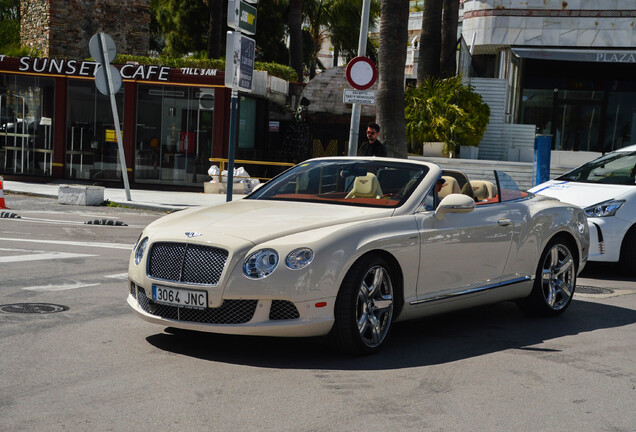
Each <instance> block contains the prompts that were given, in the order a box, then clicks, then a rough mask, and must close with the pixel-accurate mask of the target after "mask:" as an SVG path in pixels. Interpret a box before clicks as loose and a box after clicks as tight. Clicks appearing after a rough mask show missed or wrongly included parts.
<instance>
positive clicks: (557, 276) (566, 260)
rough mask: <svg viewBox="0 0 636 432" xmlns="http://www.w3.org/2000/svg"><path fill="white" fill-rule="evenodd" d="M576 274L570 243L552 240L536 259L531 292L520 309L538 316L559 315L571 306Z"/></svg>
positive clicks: (560, 239) (522, 302)
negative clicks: (536, 264) (537, 261)
mask: <svg viewBox="0 0 636 432" xmlns="http://www.w3.org/2000/svg"><path fill="white" fill-rule="evenodd" d="M576 274H577V267H576V262H575V260H574V254H573V253H572V246H571V245H570V242H568V241H566V240H564V239H562V238H556V239H553V240H552V241H550V243H548V245H547V246H546V248H545V250H544V251H543V253H542V254H541V258H540V259H539V264H538V266H537V273H536V276H535V280H534V286H533V288H532V292H531V293H530V295H529V296H528V297H527V298H525V299H523V300H522V301H521V302H520V303H519V305H520V306H521V308H522V309H523V310H525V311H528V312H531V313H534V314H537V315H543V316H556V315H560V314H562V313H563V312H565V310H566V309H567V308H568V306H570V303H571V302H572V297H573V296H574V289H575V286H576Z"/></svg>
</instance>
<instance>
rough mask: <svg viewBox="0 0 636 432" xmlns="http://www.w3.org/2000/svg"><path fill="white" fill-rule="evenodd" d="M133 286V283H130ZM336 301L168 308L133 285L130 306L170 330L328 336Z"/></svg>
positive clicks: (228, 302) (230, 302)
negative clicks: (201, 308) (198, 308)
mask: <svg viewBox="0 0 636 432" xmlns="http://www.w3.org/2000/svg"><path fill="white" fill-rule="evenodd" d="M129 283H130V282H129ZM335 300H336V299H335V298H327V299H320V300H318V301H316V300H313V301H306V302H298V303H291V302H288V301H278V300H268V299H253V300H250V299H236V300H229V299H225V300H224V301H223V303H222V304H221V306H220V307H218V308H206V309H205V310H195V309H186V308H181V307H176V306H164V305H159V304H157V303H155V302H154V301H153V300H152V299H151V298H149V297H148V296H146V290H145V289H144V288H142V287H138V286H136V285H135V284H134V283H130V293H129V295H128V304H129V305H130V307H131V308H132V309H133V310H134V311H135V313H137V315H138V316H139V317H140V318H142V319H144V320H145V321H148V322H151V323H155V324H160V325H164V326H168V327H175V328H181V329H187V330H197V331H202V332H208V333H223V334H236V335H252V336H280V337H309V336H324V335H326V334H328V333H329V331H330V330H331V327H332V326H333V323H334V315H333V307H334V304H335Z"/></svg>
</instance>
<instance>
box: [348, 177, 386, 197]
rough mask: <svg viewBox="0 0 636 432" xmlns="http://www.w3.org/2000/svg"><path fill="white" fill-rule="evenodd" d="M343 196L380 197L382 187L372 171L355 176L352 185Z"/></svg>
mask: <svg viewBox="0 0 636 432" xmlns="http://www.w3.org/2000/svg"><path fill="white" fill-rule="evenodd" d="M345 198H382V188H381V187H380V182H379V181H378V178H377V177H376V176H375V174H373V173H367V175H364V176H360V177H356V178H355V180H354V181H353V187H352V188H351V191H349V193H348V194H347V196H346V197H345Z"/></svg>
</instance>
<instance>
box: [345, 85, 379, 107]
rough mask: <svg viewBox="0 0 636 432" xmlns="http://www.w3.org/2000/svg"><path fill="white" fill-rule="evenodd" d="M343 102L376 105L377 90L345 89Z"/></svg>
mask: <svg viewBox="0 0 636 432" xmlns="http://www.w3.org/2000/svg"><path fill="white" fill-rule="evenodd" d="M342 102H344V103H356V104H365V105H375V91H372V90H366V91H365V90H351V89H344V92H343V93H342Z"/></svg>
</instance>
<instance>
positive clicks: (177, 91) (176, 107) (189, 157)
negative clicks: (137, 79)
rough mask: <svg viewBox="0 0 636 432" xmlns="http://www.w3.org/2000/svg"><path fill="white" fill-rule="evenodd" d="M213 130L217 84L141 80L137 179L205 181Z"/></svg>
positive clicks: (198, 182) (157, 181)
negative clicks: (152, 83)
mask: <svg viewBox="0 0 636 432" xmlns="http://www.w3.org/2000/svg"><path fill="white" fill-rule="evenodd" d="M213 131H214V89H208V88H198V87H169V86H165V87H164V86H145V85H140V86H139V90H138V104H137V137H136V145H135V181H139V182H145V183H171V184H181V185H194V184H197V185H200V183H202V182H204V181H206V180H207V179H208V178H209V177H208V175H207V170H208V168H209V162H208V159H209V158H210V157H211V155H212V137H213Z"/></svg>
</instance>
